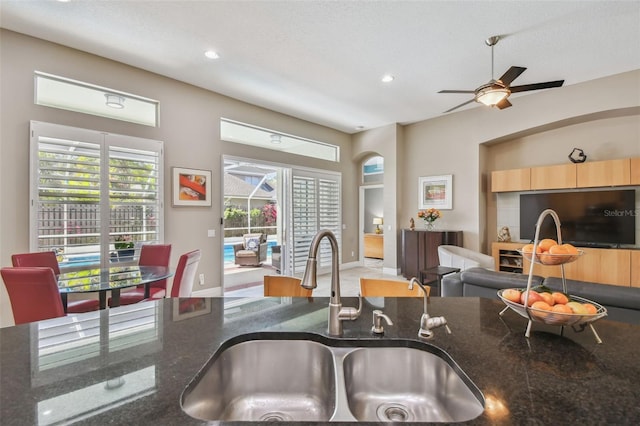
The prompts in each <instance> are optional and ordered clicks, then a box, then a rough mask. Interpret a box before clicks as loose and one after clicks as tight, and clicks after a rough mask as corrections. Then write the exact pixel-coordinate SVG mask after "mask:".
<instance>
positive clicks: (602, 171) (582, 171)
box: [576, 158, 631, 188]
mask: <svg viewBox="0 0 640 426" xmlns="http://www.w3.org/2000/svg"><path fill="white" fill-rule="evenodd" d="M576 171H577V173H576V176H577V186H578V188H592V187H596V186H614V185H629V184H630V182H631V159H630V158H622V159H620V160H606V161H592V162H586V163H580V164H576Z"/></svg>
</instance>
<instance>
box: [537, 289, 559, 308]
mask: <svg viewBox="0 0 640 426" xmlns="http://www.w3.org/2000/svg"><path fill="white" fill-rule="evenodd" d="M540 296H542V298H543V299H544V301H545V302H547V304H548V305H549V306H553V305H555V304H556V301H555V300H553V296H552V295H551V293H547V292H546V291H543V292H540Z"/></svg>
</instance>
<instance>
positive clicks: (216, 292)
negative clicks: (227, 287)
mask: <svg viewBox="0 0 640 426" xmlns="http://www.w3.org/2000/svg"><path fill="white" fill-rule="evenodd" d="M220 296H222V287H213V288H205V289H204V290H196V291H192V292H191V297H220Z"/></svg>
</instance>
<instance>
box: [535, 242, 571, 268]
mask: <svg viewBox="0 0 640 426" xmlns="http://www.w3.org/2000/svg"><path fill="white" fill-rule="evenodd" d="M567 254H568V252H567V249H566V248H565V247H563V246H561V245H558V244H555V245H552V246H551V247H549V249H548V250H547V252H546V253H543V254H541V255H540V262H542V263H544V264H545V265H559V264H561V263H564V261H565V260H566V258H567V256H566V255H567Z"/></svg>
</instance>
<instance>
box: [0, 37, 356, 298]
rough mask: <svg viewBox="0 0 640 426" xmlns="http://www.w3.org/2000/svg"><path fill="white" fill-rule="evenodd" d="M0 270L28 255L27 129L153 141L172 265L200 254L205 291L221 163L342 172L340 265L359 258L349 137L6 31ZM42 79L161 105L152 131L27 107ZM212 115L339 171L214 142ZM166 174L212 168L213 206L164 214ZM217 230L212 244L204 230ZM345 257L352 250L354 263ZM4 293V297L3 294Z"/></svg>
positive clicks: (218, 249) (211, 279)
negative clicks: (330, 156) (37, 78)
mask: <svg viewBox="0 0 640 426" xmlns="http://www.w3.org/2000/svg"><path fill="white" fill-rule="evenodd" d="M0 55H1V56H0V62H1V67H2V68H1V73H0V84H1V86H0V88H1V91H2V97H1V100H0V108H1V109H0V111H1V116H0V117H1V120H2V121H1V128H0V191H1V197H2V200H3V202H2V203H0V236H1V238H0V265H2V266H7V265H10V263H11V259H10V256H11V254H12V253H17V252H23V251H28V249H29V244H28V235H29V222H28V212H29V169H28V164H29V162H28V156H29V134H28V130H29V121H30V120H37V121H43V122H51V123H56V124H62V125H67V126H75V127H81V128H88V129H95V130H101V131H105V132H111V133H117V134H125V135H131V136H138V137H143V138H150V139H157V140H161V141H163V142H164V147H165V170H164V171H165V185H166V188H165V194H164V197H165V220H166V223H165V224H166V226H165V239H166V241H169V242H171V243H172V245H173V249H172V259H171V262H172V264H174V265H175V264H176V263H177V259H178V256H179V255H180V254H181V253H184V252H186V251H189V250H191V249H194V248H200V249H201V250H202V261H201V262H200V267H199V271H198V272H199V273H204V274H205V276H206V280H205V281H206V285H205V286H203V287H198V288H196V289H195V290H201V289H205V288H209V287H219V286H220V283H221V279H222V269H223V267H222V265H223V262H222V240H221V238H220V235H222V233H221V226H220V217H221V215H222V210H223V207H222V203H221V182H222V180H221V168H222V160H221V159H222V155H223V154H229V155H234V156H241V157H245V158H251V159H259V160H266V161H273V162H278V163H286V164H292V165H299V166H305V167H313V168H320V169H327V170H333V171H339V172H342V179H343V186H344V193H343V197H342V200H343V206H342V207H343V209H342V210H343V212H344V213H343V222H344V223H345V224H346V229H345V230H344V231H343V232H344V234H343V253H344V256H343V259H342V261H343V262H345V263H346V262H351V261H355V260H357V258H358V257H357V254H358V244H357V226H356V224H357V211H358V209H357V202H358V201H357V200H358V197H357V186H356V185H353V181H354V179H355V178H354V176H355V172H354V169H355V167H354V165H353V163H352V160H351V158H352V154H351V144H350V140H351V137H350V135H348V134H345V133H342V132H339V131H336V130H333V129H329V128H327V127H323V126H319V125H315V124H312V123H309V122H306V121H303V120H299V119H296V118H292V117H290V116H286V115H283V114H279V113H276V112H273V111H270V110H266V109H263V108H259V107H256V106H253V105H250V104H246V103H243V102H240V101H237V100H234V99H231V98H228V97H225V96H222V95H219V94H216V93H213V92H210V91H206V90H203V89H199V88H197V87H194V86H191V85H188V84H184V83H180V82H178V81H175V80H172V79H169V78H165V77H162V76H159V75H156V74H152V73H149V72H146V71H144V70H140V69H137V68H133V67H130V66H126V65H123V64H121V63H117V62H113V61H110V60H107V59H104V58H100V57H97V56H93V55H89V54H87V53H84V52H81V51H78V50H74V49H69V48H66V47H63V46H60V45H56V44H52V43H49V42H46V41H42V40H39V39H35V38H31V37H27V36H23V35H20V34H17V33H14V32H10V31H6V30H2V31H1V32H0ZM36 70H38V71H43V72H47V73H51V74H56V75H60V76H64V77H68V78H72V79H77V80H80V81H84V82H88V83H92V84H97V85H100V86H105V87H109V88H113V89H116V90H120V91H124V92H129V93H133V94H137V95H140V96H144V97H148V98H151V99H156V100H159V101H160V126H159V127H158V128H150V127H147V126H141V125H136V124H132V123H125V122H120V121H117V120H111V119H107V118H101V117H94V116H90V115H86V114H81V113H75V112H70V111H63V110H57V109H54V108H47V107H42V106H38V105H35V104H34V101H33V99H34V80H33V73H34V71H36ZM220 117H226V118H230V119H234V120H239V121H243V122H249V123H252V124H255V125H258V126H264V127H267V128H271V129H275V130H279V131H282V132H284V133H289V134H295V135H298V136H302V137H306V138H310V139H315V140H320V141H324V142H328V143H331V144H336V145H339V146H340V149H341V158H342V160H341V161H340V163H332V162H328V161H321V160H314V159H311V158H307V157H301V156H296V155H288V154H283V153H277V152H274V151H270V150H266V149H259V148H255V147H250V146H244V145H238V144H232V143H226V142H221V141H220V136H219V135H220V128H219V121H220ZM172 166H179V167H190V168H201V169H209V170H213V176H214V185H213V187H212V189H213V194H212V200H213V206H212V207H196V208H191V207H171V203H170V200H171V198H170V186H171V185H170V182H171V181H170V179H169V176H170V175H169V173H170V170H171V167H172ZM208 229H216V231H217V232H216V235H217V237H216V238H208V237H207V230H208ZM351 251H355V255H354V256H353V257H351V256H350V254H351ZM3 291H4V289H3Z"/></svg>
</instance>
